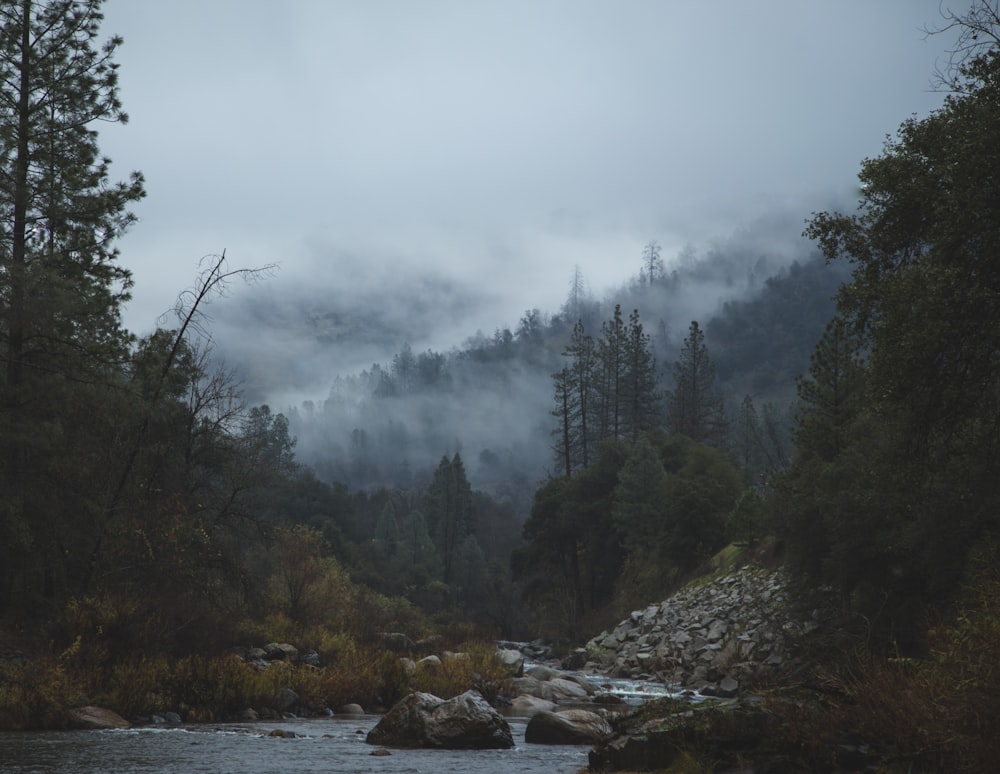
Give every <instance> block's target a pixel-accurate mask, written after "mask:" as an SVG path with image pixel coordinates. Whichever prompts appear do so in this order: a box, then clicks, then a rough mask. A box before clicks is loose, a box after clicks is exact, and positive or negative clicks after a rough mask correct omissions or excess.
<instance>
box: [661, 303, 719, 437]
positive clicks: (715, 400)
mask: <svg viewBox="0 0 1000 774" xmlns="http://www.w3.org/2000/svg"><path fill="white" fill-rule="evenodd" d="M674 382H675V386H674V389H673V390H672V391H671V392H670V393H668V396H667V425H668V426H669V428H670V430H671V431H672V432H674V433H677V434H679V435H683V436H686V437H688V438H690V439H691V440H693V441H698V442H699V443H707V444H709V445H713V446H722V445H723V444H724V443H725V439H726V433H727V430H728V422H727V420H726V413H725V409H724V408H723V404H722V398H721V397H719V395H718V393H717V392H716V389H715V366H714V365H713V364H712V359H711V358H710V357H709V354H708V347H707V346H705V334H704V333H702V331H701V328H700V327H699V326H698V322H697V320H694V321H692V322H691V327H690V328H689V330H688V335H687V338H685V339H684V346H683V348H682V349H681V353H680V357H679V358H678V359H677V361H676V362H675V363H674Z"/></svg>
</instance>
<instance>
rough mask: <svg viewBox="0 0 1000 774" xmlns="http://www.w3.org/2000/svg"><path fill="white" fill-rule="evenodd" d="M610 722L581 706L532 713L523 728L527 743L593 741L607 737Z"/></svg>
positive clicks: (589, 742) (578, 742) (582, 742)
mask: <svg viewBox="0 0 1000 774" xmlns="http://www.w3.org/2000/svg"><path fill="white" fill-rule="evenodd" d="M611 734H612V731H611V725H610V724H609V723H608V721H606V720H605V719H604V718H602V717H601V716H600V715H598V714H597V713H596V712H591V711H589V710H584V709H568V710H562V711H561V712H548V711H546V710H542V711H540V712H536V713H535V714H534V715H532V716H531V720H529V721H528V726H527V728H525V729H524V741H525V742H528V743H529V744H597V743H598V742H603V741H604V740H606V739H608V738H610V737H611Z"/></svg>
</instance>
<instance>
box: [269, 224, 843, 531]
mask: <svg viewBox="0 0 1000 774" xmlns="http://www.w3.org/2000/svg"><path fill="white" fill-rule="evenodd" d="M729 247H730V250H731V252H723V251H722V250H721V249H718V250H715V251H712V252H710V253H709V254H707V255H705V256H704V257H701V258H698V257H696V256H695V255H693V254H692V253H688V254H686V255H685V256H681V257H680V258H679V259H678V260H677V261H671V263H670V264H669V265H674V266H675V267H676V268H672V269H670V270H669V271H667V270H666V269H665V268H664V263H663V261H662V259H660V260H659V261H658V262H657V263H654V267H653V269H652V275H651V277H652V278H651V279H649V277H650V273H649V272H650V269H649V267H646V266H644V265H643V264H642V262H641V256H637V260H636V265H637V267H638V268H639V269H640V273H638V274H637V275H636V277H635V278H634V279H633V280H631V281H630V282H628V283H625V284H624V285H623V286H622V287H620V288H618V289H614V290H609V291H608V292H607V294H606V296H605V297H604V299H603V300H600V301H598V300H597V299H595V298H594V297H593V296H592V295H591V294H589V293H587V292H586V291H585V290H584V289H583V288H584V283H583V278H582V277H580V276H576V277H573V278H571V283H570V285H571V290H570V294H569V296H568V298H567V300H566V302H565V303H564V304H563V306H562V307H561V308H560V309H558V310H553V311H540V310H537V309H535V310H528V311H527V312H525V314H524V315H523V316H522V317H521V319H520V320H519V321H518V323H517V325H515V326H512V327H498V328H497V329H496V330H495V331H494V332H493V333H492V334H490V335H485V334H483V333H482V332H479V333H476V334H475V335H472V336H470V337H468V338H467V339H466V341H465V343H464V345H462V346H460V347H454V348H452V349H450V350H448V351H443V352H442V351H435V350H431V349H427V350H425V351H422V352H414V351H413V350H412V348H411V347H410V346H409V345H408V344H405V343H404V344H403V346H402V348H401V349H400V350H399V351H398V352H396V353H395V354H394V355H392V357H391V358H390V359H387V360H386V361H384V362H381V363H375V364H374V365H372V366H371V367H370V368H367V369H364V370H362V371H361V372H359V373H353V374H342V373H332V372H331V376H330V381H331V388H330V391H329V394H328V395H326V396H325V397H321V396H317V399H315V400H307V401H304V402H302V403H301V404H300V405H298V406H291V407H284V408H283V409H282V411H283V413H285V414H286V415H287V416H288V419H289V424H290V428H291V432H292V434H293V435H294V436H296V438H297V439H298V445H297V447H296V453H297V455H298V457H299V459H300V460H302V461H303V462H306V463H307V464H309V465H310V467H312V468H313V469H314V470H315V471H316V473H317V475H318V476H320V477H321V478H323V479H325V480H328V481H331V482H342V483H345V484H347V485H348V486H350V487H360V488H371V487H389V488H402V489H405V488H408V487H409V486H410V485H411V484H412V483H413V482H414V481H415V480H416V481H424V480H426V479H427V476H428V475H429V471H430V470H431V468H432V467H433V465H434V464H436V460H437V459H438V457H439V456H440V455H441V454H453V453H454V452H456V451H461V452H462V454H463V456H464V457H465V458H466V460H467V461H468V466H469V476H470V480H472V481H473V482H474V484H475V485H476V486H477V487H479V488H483V489H486V490H487V491H490V492H492V493H494V494H496V495H497V496H500V497H504V498H507V499H510V500H511V502H513V503H514V504H515V505H516V507H518V509H519V510H520V511H521V512H522V513H523V512H524V511H525V504H526V503H528V502H530V492H531V491H533V489H534V486H535V485H536V484H537V482H538V481H540V480H541V479H543V478H544V477H546V476H547V475H549V474H552V473H555V472H556V470H557V468H558V466H559V465H560V462H559V458H558V455H554V453H553V451H552V448H551V447H552V444H553V439H552V431H553V427H554V424H553V422H554V419H553V417H552V413H551V412H552V410H553V400H554V394H555V390H556V385H555V384H554V383H553V374H555V373H557V372H558V371H559V370H560V369H561V368H563V366H564V365H565V364H566V362H567V357H566V351H567V348H568V347H570V346H571V342H572V338H573V330H574V327H575V326H576V324H577V323H580V324H581V325H582V333H583V334H585V335H589V336H592V337H599V336H600V334H601V326H602V325H603V324H604V323H605V322H606V321H608V320H610V319H612V318H613V316H614V308H615V306H618V307H619V308H620V310H621V314H622V316H623V317H624V318H625V319H628V318H629V316H630V314H631V313H632V312H637V313H638V318H637V322H638V323H640V324H642V325H643V330H644V332H645V335H647V336H648V337H649V343H650V354H651V356H652V359H653V363H652V364H651V369H650V370H651V374H652V375H653V377H654V379H655V387H654V392H656V393H657V394H658V395H660V396H661V397H662V396H663V395H665V393H666V391H667V390H669V389H671V388H672V386H673V372H672V368H673V362H674V360H676V358H677V356H678V354H679V352H680V349H681V346H682V343H683V339H684V337H685V335H686V334H687V331H688V327H689V324H690V322H691V320H692V319H697V320H699V321H700V323H701V325H702V328H703V329H704V331H705V339H706V344H707V346H708V349H709V352H710V353H711V356H712V359H713V360H714V361H715V364H716V368H717V371H718V385H717V386H718V389H719V394H720V397H721V398H722V400H723V403H724V406H725V410H726V412H727V414H728V415H730V416H732V417H733V418H735V417H737V416H738V415H739V413H740V410H741V406H742V404H743V402H744V398H745V397H747V396H749V397H750V398H751V399H752V401H753V402H754V404H755V406H756V407H757V409H756V410H757V411H759V412H763V411H767V412H769V414H770V415H773V416H774V418H775V425H776V426H780V428H781V432H782V433H787V430H788V428H789V422H790V409H791V405H792V403H793V401H794V399H795V379H796V377H797V376H798V375H799V374H800V373H802V372H803V371H804V370H805V369H806V368H807V366H808V362H809V354H810V352H811V351H812V348H813V346H814V345H815V343H816V341H817V340H818V338H819V336H820V335H821V333H822V330H823V326H824V325H825V324H826V321H827V320H828V319H829V317H830V316H831V315H832V313H833V304H834V302H833V299H834V296H835V294H836V291H837V288H838V287H839V285H840V282H841V281H842V280H843V278H844V277H845V276H846V275H845V273H844V271H842V270H841V268H840V267H838V266H830V265H827V264H826V263H825V262H824V261H823V260H822V258H820V257H819V256H817V255H815V254H814V255H808V254H805V255H803V256H801V258H800V259H793V260H791V262H790V263H785V261H787V256H786V255H780V256H778V257H776V258H775V257H772V258H771V259H770V260H769V259H768V257H767V256H765V255H757V256H755V257H753V258H752V260H751V255H748V254H746V253H744V252H742V251H741V250H739V249H738V245H736V246H734V245H733V244H732V243H730V245H729ZM658 253H659V251H658V250H657V256H658V258H659V255H658ZM768 267H774V273H773V274H772V275H770V276H760V275H761V274H763V273H764V272H765V271H766V270H767V268H768ZM734 277H739V278H740V279H739V281H737V280H736V279H734ZM304 333H305V332H304ZM318 350H319V351H322V346H321V345H320V346H319V347H318ZM660 410H661V411H662V412H663V413H662V417H661V419H662V421H663V422H664V423H665V421H666V413H665V412H666V404H665V403H662V401H661V403H660Z"/></svg>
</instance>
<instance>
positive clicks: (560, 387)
mask: <svg viewBox="0 0 1000 774" xmlns="http://www.w3.org/2000/svg"><path fill="white" fill-rule="evenodd" d="M571 378H572V376H571V371H570V370H569V368H568V367H565V366H564V367H563V368H561V369H560V370H559V371H557V372H556V373H554V374H553V375H552V380H553V381H554V382H555V388H556V394H555V405H554V406H553V407H552V416H554V417H555V418H556V420H557V424H556V428H555V429H554V430H553V431H552V434H553V435H554V436H555V438H556V442H555V444H553V450H554V451H555V453H556V469H557V470H558V471H559V472H560V473H561V474H562V475H564V476H565V477H566V478H569V477H570V476H572V475H573V435H574V430H575V428H574V426H573V421H572V416H573V415H572V411H571V405H572V401H573V397H574V396H573V384H572V382H571Z"/></svg>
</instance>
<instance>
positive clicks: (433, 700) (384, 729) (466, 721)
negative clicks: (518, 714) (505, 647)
mask: <svg viewBox="0 0 1000 774" xmlns="http://www.w3.org/2000/svg"><path fill="white" fill-rule="evenodd" d="M365 741H367V742H368V744H374V745H379V746H382V747H431V748H444V749H450V750H490V749H508V748H510V747H513V746H514V738H513V736H512V735H511V731H510V726H509V725H508V724H507V721H506V720H504V718H503V716H501V715H500V713H499V712H497V711H496V710H495V709H493V707H491V706H490V705H489V703H488V702H487V701H486V699H484V698H483V697H482V696H481V695H480V694H479V693H477V692H476V691H466V692H465V693H463V694H461V695H460V696H456V697H454V698H453V699H448V700H447V701H445V700H444V699H439V698H438V697H437V696H434V695H432V694H429V693H411V694H410V695H409V696H406V697H404V698H403V699H401V700H400V701H399V703H398V704H396V706H394V707H393V708H392V709H391V710H389V712H388V713H386V714H385V715H384V716H383V717H382V719H381V720H380V721H379V722H378V725H376V726H375V728H373V729H372V730H371V731H370V732H369V733H368V736H367V738H366V739H365Z"/></svg>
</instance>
